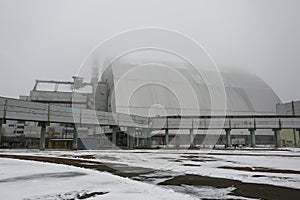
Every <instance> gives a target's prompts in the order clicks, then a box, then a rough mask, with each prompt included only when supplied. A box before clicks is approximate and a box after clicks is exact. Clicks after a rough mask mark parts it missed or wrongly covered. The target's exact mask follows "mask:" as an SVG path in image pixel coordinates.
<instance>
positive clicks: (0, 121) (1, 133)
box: [0, 119, 3, 147]
mask: <svg viewBox="0 0 300 200" xmlns="http://www.w3.org/2000/svg"><path fill="white" fill-rule="evenodd" d="M2 125H3V119H0V147H1V144H2V136H3V127H2Z"/></svg>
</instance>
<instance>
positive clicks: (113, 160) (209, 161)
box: [0, 149, 300, 199]
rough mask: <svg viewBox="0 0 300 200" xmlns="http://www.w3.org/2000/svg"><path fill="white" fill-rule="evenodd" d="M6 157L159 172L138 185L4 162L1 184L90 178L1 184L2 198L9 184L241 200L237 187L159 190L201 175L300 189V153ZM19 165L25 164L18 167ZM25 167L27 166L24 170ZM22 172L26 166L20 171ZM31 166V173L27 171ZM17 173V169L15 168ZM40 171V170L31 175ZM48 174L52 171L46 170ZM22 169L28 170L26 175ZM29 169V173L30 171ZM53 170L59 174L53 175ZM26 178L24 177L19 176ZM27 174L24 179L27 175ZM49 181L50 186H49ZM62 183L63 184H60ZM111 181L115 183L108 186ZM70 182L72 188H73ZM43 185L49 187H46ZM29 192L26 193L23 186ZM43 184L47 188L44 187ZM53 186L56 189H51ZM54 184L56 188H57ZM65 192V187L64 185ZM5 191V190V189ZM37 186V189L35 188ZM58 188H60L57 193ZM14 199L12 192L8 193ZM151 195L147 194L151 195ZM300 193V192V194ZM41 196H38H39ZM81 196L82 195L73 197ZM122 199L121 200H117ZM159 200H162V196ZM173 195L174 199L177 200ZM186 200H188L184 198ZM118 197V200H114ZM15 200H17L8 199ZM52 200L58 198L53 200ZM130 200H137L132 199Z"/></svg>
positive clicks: (122, 152)
mask: <svg viewBox="0 0 300 200" xmlns="http://www.w3.org/2000/svg"><path fill="white" fill-rule="evenodd" d="M0 154H9V155H31V156H32V155H33V156H50V157H62V158H76V159H79V160H90V161H100V162H102V163H106V164H107V165H109V166H110V167H118V165H119V164H125V165H129V166H134V167H143V168H147V169H149V168H151V169H154V170H155V172H154V173H152V174H151V173H150V174H145V175H140V176H139V177H136V178H134V179H136V180H140V181H144V182H147V183H150V184H146V183H141V182H137V181H133V180H130V179H124V178H120V177H116V176H113V175H111V174H108V173H101V172H93V171H90V170H87V171H86V170H85V169H78V168H74V167H71V168H70V167H66V166H63V165H53V164H41V163H34V162H28V161H14V160H7V159H0V162H1V163H0V165H1V172H0V177H1V180H3V179H8V178H13V177H19V176H20V177H22V176H28V174H29V175H30V173H33V171H34V174H41V173H45V172H47V170H50V172H47V173H54V172H55V173H56V172H58V173H64V170H67V169H68V170H70V171H71V172H78V173H85V175H78V176H77V175H76V176H74V177H63V178H59V177H60V176H59V175H58V176H57V177H56V178H53V177H51V176H50V177H48V176H46V177H45V180H47V181H45V180H44V179H42V178H41V179H35V178H34V179H33V180H31V181H29V180H25V181H24V180H22V181H18V183H17V184H15V183H13V182H11V184H12V185H11V186H10V187H11V188H9V187H7V186H6V185H7V183H4V182H1V180H0V192H1V190H3V186H4V185H3V184H5V188H7V189H5V191H14V188H13V187H15V188H25V189H24V190H23V189H22V190H21V191H22V192H25V193H26V194H27V195H30V194H31V195H32V194H35V193H34V192H35V191H36V190H33V189H31V187H32V185H31V187H29V185H27V184H26V183H24V182H26V181H29V182H30V183H31V184H32V183H34V182H39V185H38V187H41V189H39V190H38V191H39V192H38V194H36V195H49V194H54V195H57V194H66V193H67V192H72V191H82V192H84V191H86V192H87V193H91V192H109V193H107V194H104V195H98V196H97V197H96V198H97V199H98V198H99V199H105V198H107V199H119V198H117V197H118V196H117V195H124V196H122V198H124V199H127V198H126V196H125V195H132V196H134V197H137V198H140V197H143V198H145V199H147V198H148V199H176V198H182V199H189V198H191V199H192V198H193V197H194V198H197V199H199V198H200V199H201V198H208V199H226V198H227V199H234V198H238V199H241V197H236V196H232V195H231V194H230V192H231V191H232V190H233V189H234V188H232V187H226V188H218V189H217V188H214V187H194V186H188V185H181V186H174V187H170V186H159V187H158V186H156V184H159V183H160V182H163V181H165V180H167V179H170V178H171V177H175V176H179V175H185V174H195V175H202V176H209V177H218V178H226V179H232V180H239V181H242V182H245V183H261V184H269V185H276V186H284V187H289V188H296V189H300V171H299V168H300V151H299V150H297V149H284V150H281V151H267V150H134V151H125V150H115V151H112V150H99V151H45V152H39V151H32V150H28V151H24V150H19V151H18V150H12V151H9V150H5V151H0ZM13 162H20V163H19V164H17V165H16V164H14V163H13ZM24 165H25V166H24ZM18 166H21V167H20V168H18ZM26 166H27V167H26ZM14 167H15V168H14ZM34 168H36V170H33V171H32V170H31V169H34ZM44 168H45V169H46V170H44ZM20 169H22V170H20ZM25 169H26V170H25ZM51 170H53V171H52V172H51ZM17 172H18V173H21V174H17ZM22 172H24V174H22ZM48 179H49V180H48ZM57 180H58V181H57ZM107 180H110V181H107ZM68 181H69V184H68ZM42 183H45V185H43V184H42ZM9 184H10V183H9ZM19 184H24V186H28V187H23V186H22V185H19ZM40 184H41V185H40ZM48 184H50V186H47V185H48ZM51 184H52V185H51ZM60 184H61V185H63V186H65V188H64V187H59V185H60ZM1 185H2V186H1ZM33 185H36V184H33ZM56 185H58V187H55V186H56ZM44 188H48V190H46V191H47V193H40V191H43V190H44ZM5 191H4V194H6V193H7V195H9V193H10V192H6V193H5ZM145 191H146V192H145ZM299 191H300V190H299ZM36 195H35V196H36ZM72 195H77V193H74V192H73V193H72ZM114 195H116V196H114ZM157 195H158V196H157ZM170 195H173V196H174V198H173V196H172V197H171V196H170ZM181 195H183V196H181ZM299 195H300V193H299ZM114 197H115V198H114ZM8 199H11V198H8ZM51 199H52V198H51ZM128 199H133V198H131V196H128Z"/></svg>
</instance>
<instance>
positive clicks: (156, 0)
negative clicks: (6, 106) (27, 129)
mask: <svg viewBox="0 0 300 200" xmlns="http://www.w3.org/2000/svg"><path fill="white" fill-rule="evenodd" d="M299 10H300V1H298V0H218V1H217V0H187V1H182V0H181V1H180V0H169V1H166V0H164V1H163V0H151V1H150V0H119V1H117V0H107V1H104V0H98V1H88V0H82V1H71V0H70V1H62V0H48V1H40V0H35V1H33V0H19V1H15V0H0V69H1V78H0V95H1V96H8V97H18V96H19V95H20V94H28V93H29V90H30V89H32V87H33V84H34V80H35V79H54V80H70V79H71V76H72V75H74V74H76V72H77V70H78V69H79V66H80V64H81V62H82V61H83V59H84V58H85V57H86V56H87V54H88V53H89V51H90V50H91V49H92V48H93V47H94V46H95V45H97V44H98V43H100V42H101V41H103V40H105V39H107V38H108V37H110V36H111V35H113V34H117V33H119V32H121V31H124V30H128V29H132V28H137V27H149V26H150V27H153V26H154V27H163V28H169V29H174V30H177V31H180V32H182V33H185V34H187V35H189V36H191V37H193V38H194V39H195V40H197V41H198V42H199V43H201V44H202V45H203V46H204V47H205V48H206V49H207V51H208V52H209V53H210V55H211V56H212V58H213V59H214V61H215V62H216V63H217V65H219V66H230V67H237V68H242V69H246V70H248V71H250V72H253V73H255V74H257V75H258V76H260V77H261V78H262V79H264V80H265V81H266V82H267V83H268V84H269V85H270V86H271V87H272V88H273V89H274V90H275V92H276V93H277V94H278V95H279V97H280V98H281V99H282V100H283V101H290V100H292V99H295V100H296V99H300V92H299V86H300V78H299V77H298V76H299V74H300V12H299Z"/></svg>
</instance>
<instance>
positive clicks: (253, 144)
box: [249, 129, 256, 147]
mask: <svg viewBox="0 0 300 200" xmlns="http://www.w3.org/2000/svg"><path fill="white" fill-rule="evenodd" d="M249 131H250V140H251V147H255V145H256V140H255V129H249Z"/></svg>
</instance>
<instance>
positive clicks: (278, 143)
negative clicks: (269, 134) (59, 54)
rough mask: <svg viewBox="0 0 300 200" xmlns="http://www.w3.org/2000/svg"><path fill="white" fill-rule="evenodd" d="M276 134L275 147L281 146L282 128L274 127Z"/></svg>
mask: <svg viewBox="0 0 300 200" xmlns="http://www.w3.org/2000/svg"><path fill="white" fill-rule="evenodd" d="M273 131H274V136H275V147H276V148H277V147H281V141H280V129H273Z"/></svg>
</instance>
